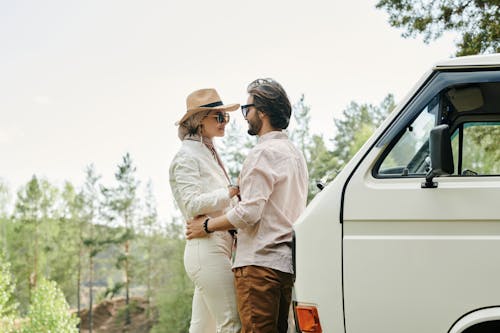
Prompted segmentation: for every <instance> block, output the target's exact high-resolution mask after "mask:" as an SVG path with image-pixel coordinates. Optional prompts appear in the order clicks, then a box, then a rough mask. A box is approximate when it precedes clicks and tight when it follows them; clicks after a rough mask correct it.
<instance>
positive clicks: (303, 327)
mask: <svg viewBox="0 0 500 333" xmlns="http://www.w3.org/2000/svg"><path fill="white" fill-rule="evenodd" d="M295 321H296V323H297V327H298V328H299V329H300V332H304V333H306V332H307V333H322V332H323V330H322V329H321V324H320V323H319V315H318V309H316V307H315V306H314V305H305V304H296V305H295Z"/></svg>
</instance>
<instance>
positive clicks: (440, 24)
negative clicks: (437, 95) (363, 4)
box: [376, 0, 500, 56]
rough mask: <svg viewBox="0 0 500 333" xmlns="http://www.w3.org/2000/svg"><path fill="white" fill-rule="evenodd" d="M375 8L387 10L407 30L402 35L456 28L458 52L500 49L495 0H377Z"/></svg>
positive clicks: (429, 36)
mask: <svg viewBox="0 0 500 333" xmlns="http://www.w3.org/2000/svg"><path fill="white" fill-rule="evenodd" d="M376 7H377V8H379V9H380V8H382V9H385V10H386V11H387V13H388V14H389V23H390V24H391V25H392V26H394V27H397V28H403V29H405V30H406V31H405V32H404V33H403V37H405V38H406V37H414V36H416V35H418V34H422V35H423V37H424V41H425V42H426V43H428V42H429V41H431V40H435V39H437V38H439V37H440V36H441V35H442V34H443V32H445V31H455V32H457V33H458V34H459V35H460V36H461V37H462V39H461V40H460V41H459V42H458V43H457V49H458V50H457V55H458V56H461V55H472V54H481V53H494V52H500V2H499V1H498V0H439V1H425V0H380V1H379V2H378V3H377V5H376Z"/></svg>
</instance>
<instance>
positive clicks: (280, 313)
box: [233, 266, 293, 333]
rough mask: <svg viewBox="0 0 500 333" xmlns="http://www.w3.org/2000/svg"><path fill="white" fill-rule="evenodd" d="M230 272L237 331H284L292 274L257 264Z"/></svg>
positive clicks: (285, 330) (275, 332) (266, 332)
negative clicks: (236, 305) (237, 323)
mask: <svg viewBox="0 0 500 333" xmlns="http://www.w3.org/2000/svg"><path fill="white" fill-rule="evenodd" d="M233 271H234V277H235V279H234V284H235V287H236V295H237V302H238V312H239V314H240V320H241V333H286V332H287V330H288V314H289V310H290V303H291V301H292V287H293V275H292V274H289V273H284V272H280V271H278V270H275V269H272V268H267V267H260V266H244V267H238V268H235V269H234V270H233Z"/></svg>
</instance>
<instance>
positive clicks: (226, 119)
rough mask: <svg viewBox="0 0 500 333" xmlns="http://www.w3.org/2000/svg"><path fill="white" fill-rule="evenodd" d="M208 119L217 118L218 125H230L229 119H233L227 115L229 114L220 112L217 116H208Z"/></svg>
mask: <svg viewBox="0 0 500 333" xmlns="http://www.w3.org/2000/svg"><path fill="white" fill-rule="evenodd" d="M207 117H210V118H215V120H217V123H218V124H222V123H228V122H229V119H231V117H229V113H227V112H224V113H222V112H219V113H217V114H213V115H211V116H207Z"/></svg>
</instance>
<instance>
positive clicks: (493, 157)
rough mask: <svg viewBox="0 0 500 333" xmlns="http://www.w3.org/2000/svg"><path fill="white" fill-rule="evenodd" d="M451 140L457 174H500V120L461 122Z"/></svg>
mask: <svg viewBox="0 0 500 333" xmlns="http://www.w3.org/2000/svg"><path fill="white" fill-rule="evenodd" d="M451 140H452V141H451V144H452V149H453V160H454V164H455V167H456V172H455V174H457V175H461V176H477V175H500V147H499V145H500V122H467V123H464V124H461V125H460V126H459V127H458V128H457V129H456V130H455V132H454V133H453V134H452V137H451ZM460 141H462V145H460ZM460 147H462V149H460Z"/></svg>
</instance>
